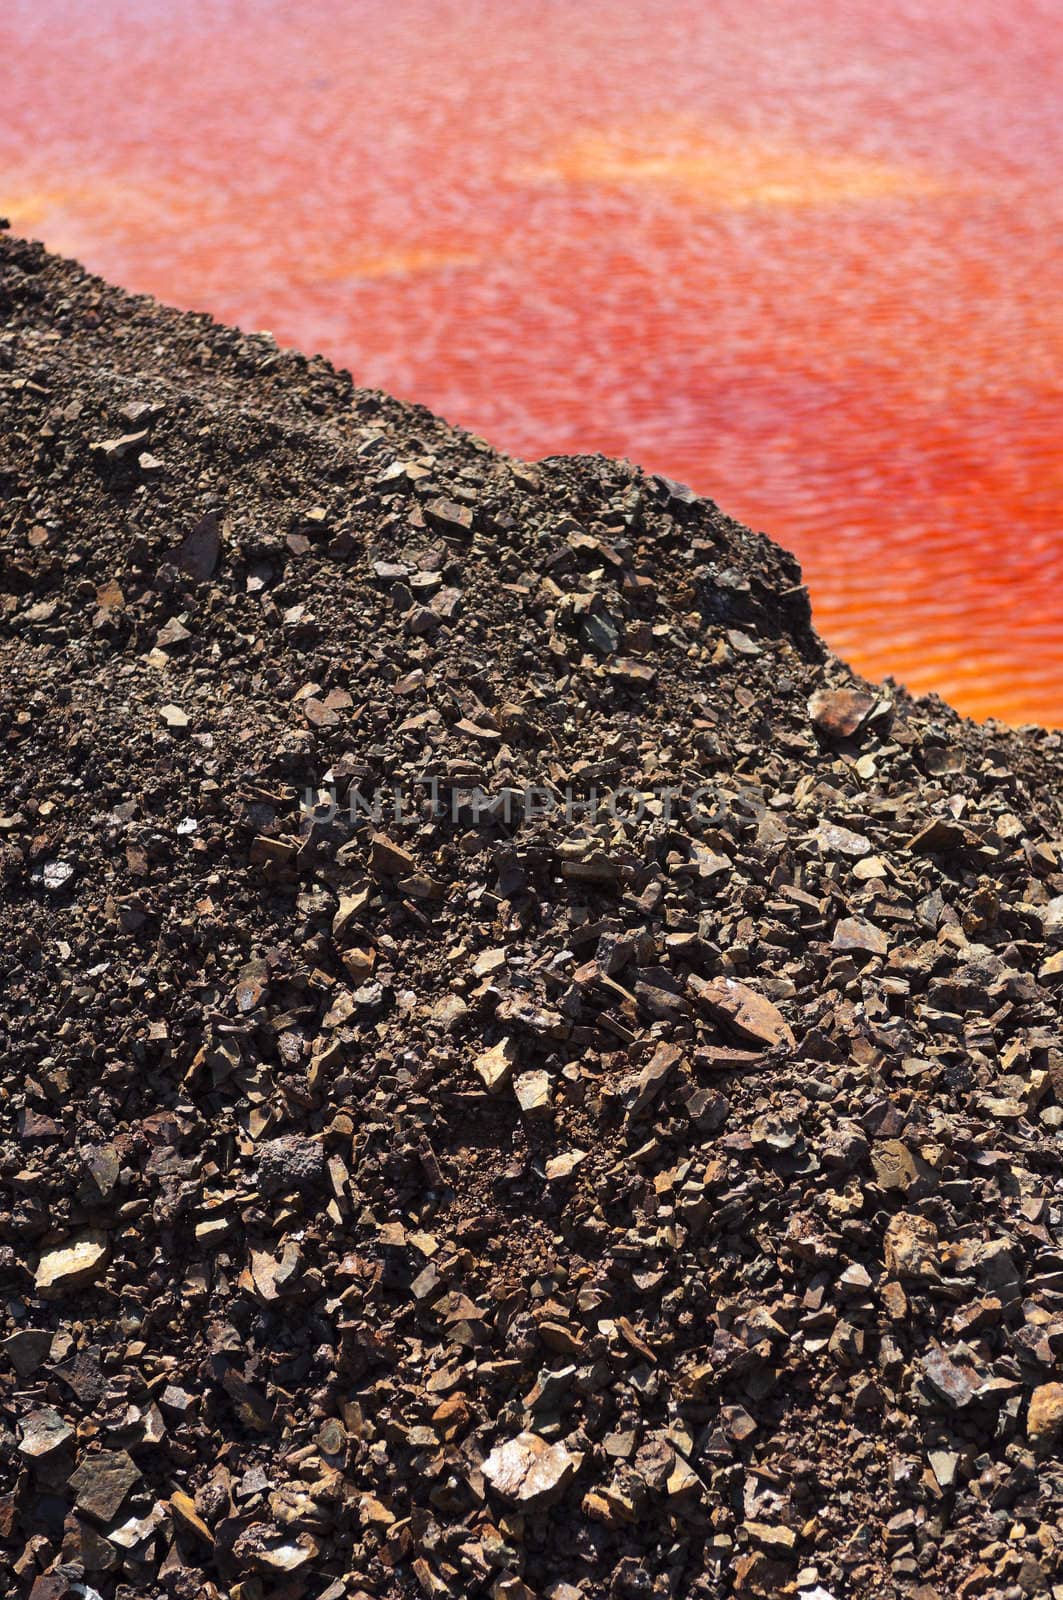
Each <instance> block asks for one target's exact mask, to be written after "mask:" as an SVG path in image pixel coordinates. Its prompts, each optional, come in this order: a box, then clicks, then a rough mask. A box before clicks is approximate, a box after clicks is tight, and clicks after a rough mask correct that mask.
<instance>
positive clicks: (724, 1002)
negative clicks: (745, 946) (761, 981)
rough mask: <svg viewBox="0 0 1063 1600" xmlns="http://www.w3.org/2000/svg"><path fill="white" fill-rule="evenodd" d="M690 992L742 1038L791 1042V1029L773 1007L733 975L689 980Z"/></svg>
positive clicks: (770, 1043)
mask: <svg viewBox="0 0 1063 1600" xmlns="http://www.w3.org/2000/svg"><path fill="white" fill-rule="evenodd" d="M691 983H692V987H693V989H694V993H695V995H696V996H697V998H698V1000H699V1001H700V1002H701V1003H702V1004H703V1005H704V1006H705V1007H706V1009H707V1010H708V1011H709V1012H710V1013H711V1015H712V1016H714V1017H717V1018H718V1019H719V1020H720V1021H721V1022H725V1023H727V1024H728V1026H729V1027H731V1028H732V1029H733V1030H734V1032H735V1033H737V1034H738V1036H739V1037H740V1038H742V1039H750V1040H752V1041H753V1043H754V1044H760V1045H766V1046H767V1047H768V1048H769V1049H771V1048H773V1047H774V1046H775V1045H787V1046H789V1047H790V1048H791V1049H792V1048H793V1046H794V1044H795V1042H796V1041H795V1039H794V1035H793V1031H792V1029H791V1028H790V1025H789V1023H788V1022H787V1021H786V1019H785V1017H784V1016H783V1014H782V1012H781V1011H780V1010H779V1009H778V1007H777V1006H775V1005H773V1004H772V1002H771V1001H770V1000H768V999H766V998H765V996H764V995H762V994H758V993H757V992H756V990H755V989H751V988H749V986H748V984H744V983H739V982H738V980H737V979H736V978H712V979H710V980H709V981H708V982H706V981H705V980H703V979H692V980H691Z"/></svg>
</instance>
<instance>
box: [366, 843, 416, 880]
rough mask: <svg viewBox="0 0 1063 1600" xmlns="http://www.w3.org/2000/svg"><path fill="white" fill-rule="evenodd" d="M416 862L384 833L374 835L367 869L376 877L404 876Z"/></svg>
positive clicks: (412, 869) (410, 871)
mask: <svg viewBox="0 0 1063 1600" xmlns="http://www.w3.org/2000/svg"><path fill="white" fill-rule="evenodd" d="M416 865H417V863H416V862H415V861H414V859H413V857H412V856H411V855H410V853H409V851H408V850H404V849H403V848H402V846H401V845H397V844H395V843H394V841H393V840H391V839H389V838H388V837H387V835H386V834H383V833H378V834H375V835H374V838H373V843H372V848H371V852H370V857H369V870H370V871H371V872H372V873H373V874H374V876H376V877H378V878H405V877H408V876H409V875H410V874H411V873H412V872H413V871H414V870H415V868H416Z"/></svg>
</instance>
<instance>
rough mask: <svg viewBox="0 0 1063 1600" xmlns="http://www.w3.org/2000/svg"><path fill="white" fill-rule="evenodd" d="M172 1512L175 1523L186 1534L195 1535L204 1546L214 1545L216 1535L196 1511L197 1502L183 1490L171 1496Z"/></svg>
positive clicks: (176, 1491)
mask: <svg viewBox="0 0 1063 1600" xmlns="http://www.w3.org/2000/svg"><path fill="white" fill-rule="evenodd" d="M170 1510H171V1511H172V1512H173V1515H174V1521H175V1522H176V1523H177V1525H178V1526H179V1527H181V1528H184V1530H185V1532H186V1533H193V1534H195V1536H196V1538H197V1539H201V1540H202V1541H203V1543H204V1544H207V1545H213V1543H214V1535H213V1534H212V1533H211V1531H210V1529H209V1528H208V1527H207V1524H206V1523H205V1522H204V1521H203V1518H202V1517H201V1516H200V1515H199V1512H198V1511H197V1510H196V1505H195V1501H194V1500H193V1499H192V1496H191V1495H190V1494H185V1492H184V1490H183V1489H177V1490H175V1491H174V1493H173V1494H172V1495H171V1496H170Z"/></svg>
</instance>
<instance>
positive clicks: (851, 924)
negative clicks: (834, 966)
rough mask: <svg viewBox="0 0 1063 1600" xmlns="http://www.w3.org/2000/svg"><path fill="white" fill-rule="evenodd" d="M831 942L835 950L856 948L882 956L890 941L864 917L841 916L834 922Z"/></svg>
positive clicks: (869, 953) (886, 950)
mask: <svg viewBox="0 0 1063 1600" xmlns="http://www.w3.org/2000/svg"><path fill="white" fill-rule="evenodd" d="M831 944H832V946H833V948H834V949H835V950H857V951H862V952H863V953H864V954H865V955H869V956H884V955H886V954H887V953H888V951H889V947H890V942H889V939H888V938H887V936H886V935H885V934H884V933H883V932H882V930H881V928H876V927H875V926H874V925H873V924H872V923H870V922H868V921H867V920H866V919H865V918H864V917H842V918H841V919H840V921H839V922H837V923H836V924H835V928H834V938H833V939H832V940H831Z"/></svg>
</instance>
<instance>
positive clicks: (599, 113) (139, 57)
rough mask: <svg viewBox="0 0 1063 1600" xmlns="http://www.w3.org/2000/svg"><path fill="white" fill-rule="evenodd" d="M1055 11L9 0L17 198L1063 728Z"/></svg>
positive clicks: (80, 250) (836, 635)
mask: <svg viewBox="0 0 1063 1600" xmlns="http://www.w3.org/2000/svg"><path fill="white" fill-rule="evenodd" d="M1060 26H1061V13H1060V6H1059V4H1057V3H1055V0H1052V3H1048V0H1027V3H1025V4H1024V5H1023V6H1022V7H1021V8H1020V7H1016V6H1015V5H1013V4H1011V3H1004V0H963V3H962V4H961V3H960V0H935V4H934V5H933V7H930V6H927V5H926V3H925V0H847V3H844V4H842V3H841V0H806V3H803V4H801V5H799V6H798V5H794V4H793V3H792V0H669V3H667V4H663V3H652V0H580V3H575V0H564V3H560V0H460V3H458V0H453V3H451V0H386V3H385V0H299V3H298V4H295V3H288V0H93V3H91V4H90V3H89V0H6V3H5V5H4V7H3V11H2V14H0V51H2V59H3V60H4V63H5V95H4V101H5V107H4V111H5V114H4V119H3V122H2V123H0V211H3V212H4V213H6V214H7V215H9V216H10V217H11V220H12V223H13V224H14V226H15V227H16V228H18V229H19V230H21V231H25V232H29V233H33V234H34V235H36V236H38V237H41V238H43V239H44V240H45V241H46V242H47V243H48V244H49V245H50V246H52V247H53V248H55V249H57V250H60V251H63V252H66V253H69V254H72V255H76V256H78V257H79V258H80V259H82V260H83V261H84V262H85V263H86V264H87V265H88V266H90V267H91V268H92V269H93V270H95V271H98V272H101V273H103V274H105V275H106V276H107V277H109V278H112V279H116V280H118V281H119V282H122V283H125V284H127V285H129V286H131V287H132V288H135V289H138V290H147V291H150V292H151V293H153V294H156V295H158V296H159V297H160V298H163V299H165V300H169V301H173V302H176V303H178V304H182V305H187V306H194V307H196V308H200V309H207V310H210V311H212V312H213V313H214V314H215V315H217V316H218V317H221V318H224V319H226V320H230V321H236V322H239V323H241V324H242V325H243V326H245V327H247V328H263V327H265V328H269V329H271V330H272V331H273V332H274V333H275V334H276V336H277V337H278V338H279V339H281V340H282V341H285V342H290V343H293V344H298V345H300V346H302V347H304V348H307V349H319V350H323V351H324V352H325V353H326V354H328V355H329V356H331V357H333V358H334V359H336V360H338V361H339V362H341V363H342V364H343V365H346V366H348V367H350V368H351V370H352V372H353V373H354V375H355V377H356V379H357V380H358V381H359V382H362V383H366V384H372V385H379V386H382V387H384V388H387V389H390V390H392V391H394V392H396V393H398V394H400V395H403V396H406V397H410V398H415V399H417V400H421V401H423V402H425V403H426V404H428V405H430V406H432V407H433V408H435V409H437V410H439V411H442V412H443V413H444V414H445V415H446V416H448V417H449V418H450V419H451V420H453V421H455V422H460V423H462V424H465V425H466V426H469V427H472V428H474V429H475V430H476V431H478V432H480V433H483V434H484V435H485V436H487V437H489V438H490V439H491V440H492V441H493V442H495V443H498V444H501V445H504V446H506V447H508V448H510V449H512V450H514V451H516V452H517V453H519V454H522V455H525V456H530V457H534V456H537V455H542V454H547V453H552V452H556V451H559V450H593V449H599V450H605V451H608V452H610V453H616V454H627V455H630V456H632V457H633V458H635V459H638V460H639V461H641V462H643V463H644V464H645V465H646V466H648V467H652V468H656V469H659V470H663V471H665V472H668V473H669V474H671V475H672V476H675V477H679V478H681V479H683V480H685V481H687V482H689V483H691V484H693V485H695V486H696V487H697V488H699V489H701V490H703V491H704V492H706V493H708V494H710V495H712V496H713V498H714V499H716V500H718V501H719V502H720V504H721V505H722V506H723V507H724V508H725V509H726V510H728V511H731V512H732V513H734V514H735V515H737V516H739V517H741V518H742V519H743V520H745V521H748V522H750V523H752V524H753V525H754V526H756V527H760V528H763V529H765V530H767V531H769V532H770V533H771V534H773V536H774V537H776V538H777V539H779V540H780V541H781V542H783V543H785V544H788V545H789V546H791V547H792V548H793V549H794V550H795V551H796V552H797V553H798V555H799V556H800V558H801V561H802V563H803V565H804V567H805V572H806V576H807V578H808V581H809V585H810V587H811V590H812V594H813V600H814V604H815V610H816V616H817V620H818V623H819V626H820V629H821V631H822V632H823V633H825V635H826V636H827V638H828V639H829V640H830V641H831V643H832V644H833V645H834V646H835V647H836V648H837V649H838V650H840V651H841V652H842V653H843V654H844V655H846V656H847V657H848V659H849V660H850V661H851V662H852V663H853V665H854V666H856V667H858V668H859V669H861V670H862V671H865V672H867V673H869V674H871V675H873V676H876V677H878V676H882V675H883V674H886V673H893V674H894V675H895V676H896V677H898V678H899V679H901V680H903V681H905V682H906V683H907V684H908V685H909V686H910V687H911V688H913V689H916V690H919V691H923V690H928V689H932V688H933V689H938V690H940V691H941V692H943V693H944V694H946V695H948V696H949V697H950V698H951V699H952V700H953V701H954V702H955V703H956V704H957V705H959V706H960V707H961V708H963V709H965V710H968V711H970V712H972V713H973V714H976V715H988V714H996V715H999V716H1002V717H1006V718H1010V719H1012V720H1017V721H1022V720H1032V719H1036V720H1040V721H1045V722H1050V723H1054V724H1060V723H1063V613H1061V608H1060V605H1059V592H1060V586H1061V580H1063V527H1061V516H1060V508H1061V504H1063V494H1061V490H1063V468H1061V457H1060V438H1061V434H1063V428H1061V421H1063V395H1061V390H1063V376H1061V374H1063V363H1061V360H1060V346H1061V338H1060V333H1061V322H1063V310H1061V308H1063V268H1061V259H1063V250H1061V245H1063V227H1061V222H1063V201H1061V198H1060V191H1059V182H1058V174H1059V171H1060V169H1061V166H1063V131H1061V123H1060V116H1059V112H1058V107H1059V105H1060V103H1061V90H1063V82H1061V79H1063V67H1061V65H1060V62H1061V54H1060V51H1059V49H1058V38H1059V32H1060Z"/></svg>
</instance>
